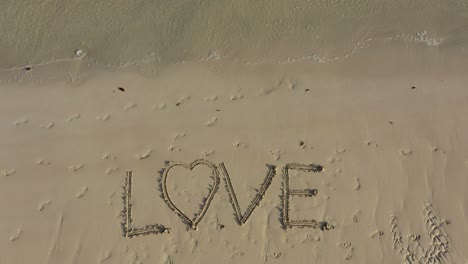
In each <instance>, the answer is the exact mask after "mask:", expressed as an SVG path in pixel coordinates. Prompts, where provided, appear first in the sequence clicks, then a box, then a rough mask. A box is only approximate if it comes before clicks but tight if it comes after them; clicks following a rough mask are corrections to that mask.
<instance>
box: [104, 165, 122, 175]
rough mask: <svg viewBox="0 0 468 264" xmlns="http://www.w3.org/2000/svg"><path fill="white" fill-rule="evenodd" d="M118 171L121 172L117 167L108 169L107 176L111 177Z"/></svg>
mask: <svg viewBox="0 0 468 264" xmlns="http://www.w3.org/2000/svg"><path fill="white" fill-rule="evenodd" d="M118 170H119V168H117V167H115V168H107V169H106V175H110V174H112V173H113V172H116V171H118Z"/></svg>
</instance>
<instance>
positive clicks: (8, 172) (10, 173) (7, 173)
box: [2, 170, 16, 177]
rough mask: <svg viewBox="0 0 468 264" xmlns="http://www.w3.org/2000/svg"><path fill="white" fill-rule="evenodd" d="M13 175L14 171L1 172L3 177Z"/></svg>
mask: <svg viewBox="0 0 468 264" xmlns="http://www.w3.org/2000/svg"><path fill="white" fill-rule="evenodd" d="M15 173H16V170H4V171H2V175H3V176H5V177H7V176H10V175H13V174H15Z"/></svg>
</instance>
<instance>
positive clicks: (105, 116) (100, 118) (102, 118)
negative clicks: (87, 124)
mask: <svg viewBox="0 0 468 264" xmlns="http://www.w3.org/2000/svg"><path fill="white" fill-rule="evenodd" d="M110 118H111V115H109V114H104V115H101V116H96V119H97V120H100V121H107V120H109V119H110Z"/></svg>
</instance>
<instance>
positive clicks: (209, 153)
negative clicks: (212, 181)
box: [201, 149, 215, 157]
mask: <svg viewBox="0 0 468 264" xmlns="http://www.w3.org/2000/svg"><path fill="white" fill-rule="evenodd" d="M214 153H215V151H214V149H212V150H209V151H202V152H201V154H202V155H203V156H205V157H208V156H211V155H213V154H214Z"/></svg>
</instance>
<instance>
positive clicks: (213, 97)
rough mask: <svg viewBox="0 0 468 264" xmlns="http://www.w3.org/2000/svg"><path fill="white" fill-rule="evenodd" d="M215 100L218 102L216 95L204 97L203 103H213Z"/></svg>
mask: <svg viewBox="0 0 468 264" xmlns="http://www.w3.org/2000/svg"><path fill="white" fill-rule="evenodd" d="M216 100H218V96H216V95H212V96H208V97H205V101H207V102H214V101H216Z"/></svg>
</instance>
